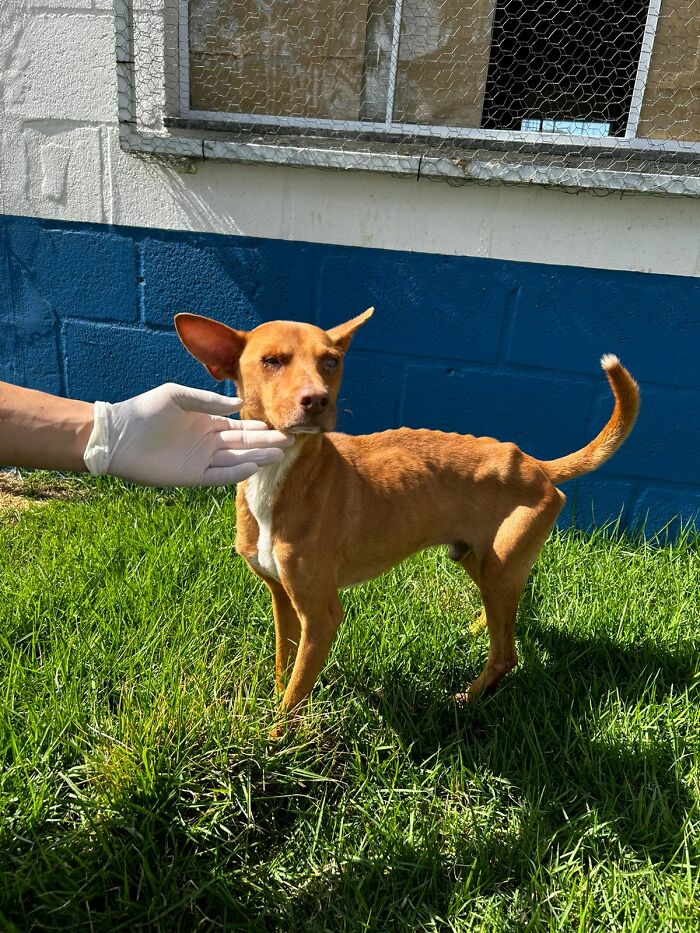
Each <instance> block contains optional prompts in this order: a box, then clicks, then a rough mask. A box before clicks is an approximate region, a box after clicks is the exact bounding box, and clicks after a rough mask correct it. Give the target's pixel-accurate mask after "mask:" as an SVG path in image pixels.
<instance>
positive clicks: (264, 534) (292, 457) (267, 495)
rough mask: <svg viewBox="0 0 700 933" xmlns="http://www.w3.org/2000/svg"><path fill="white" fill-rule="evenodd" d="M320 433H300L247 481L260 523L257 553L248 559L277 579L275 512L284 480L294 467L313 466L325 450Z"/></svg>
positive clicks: (250, 505) (250, 504)
mask: <svg viewBox="0 0 700 933" xmlns="http://www.w3.org/2000/svg"><path fill="white" fill-rule="evenodd" d="M321 437H322V435H320V434H300V435H298V436H297V438H296V439H295V441H294V444H293V445H292V446H291V447H286V448H285V449H284V451H283V456H282V460H280V462H279V463H271V464H270V465H269V466H263V467H260V468H259V469H258V471H257V473H255V474H254V475H253V476H251V477H250V479H247V480H246V481H245V487H244V488H245V500H246V503H247V505H248V508H249V509H250V513H251V515H252V516H253V518H254V519H255V521H256V523H257V525H258V542H257V554H256V555H255V556H253V555H248V559H249V560H250V561H251V562H252V563H253V564H254V566H255V567H256V568H257V569H258V570H259V571H260V572H262V573H264V574H266V575H267V576H269V577H273V578H274V579H275V580H279V578H280V570H279V565H278V563H277V560H276V558H275V554H274V548H273V522H272V518H273V512H274V509H275V505H276V503H277V501H278V499H279V496H280V495H281V494H282V489H283V487H284V482H285V480H286V478H287V476H288V474H289V472H290V470H294V469H298V468H300V467H301V469H304V465H306V466H307V468H308V467H309V466H311V465H312V464H313V463H314V462H315V461H316V460H317V459H318V456H319V453H320V450H321Z"/></svg>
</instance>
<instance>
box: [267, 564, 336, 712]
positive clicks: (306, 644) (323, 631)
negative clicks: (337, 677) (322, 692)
mask: <svg viewBox="0 0 700 933" xmlns="http://www.w3.org/2000/svg"><path fill="white" fill-rule="evenodd" d="M283 583H284V587H285V589H286V591H287V594H288V596H289V598H290V601H291V604H292V606H293V608H294V609H295V610H296V614H297V616H298V618H299V622H300V624H301V635H300V638H299V645H298V647H297V652H296V658H295V660H294V668H293V670H292V675H291V677H290V678H289V683H288V684H287V688H286V690H285V691H284V696H283V697H282V704H281V708H280V712H281V713H282V714H283V715H292V714H297V713H299V712H300V711H301V709H302V707H303V706H304V704H305V702H306V700H307V698H308V696H309V693H310V692H311V689H312V688H313V685H314V684H315V683H316V679H317V677H318V675H319V673H320V671H321V668H322V667H323V664H324V661H325V660H326V658H327V657H328V652H329V651H330V648H331V645H332V643H333V638H334V636H335V633H336V632H337V631H338V626H339V625H340V623H341V621H342V618H343V609H342V606H341V604H340V599H339V598H338V593H337V590H336V589H335V587H333V588H330V587H323V586H322V585H320V581H319V580H318V579H317V580H314V581H313V583H310V584H309V585H308V586H300V585H299V584H298V583H297V582H296V581H292V580H289V579H283Z"/></svg>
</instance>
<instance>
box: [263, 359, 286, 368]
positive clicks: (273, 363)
mask: <svg viewBox="0 0 700 933" xmlns="http://www.w3.org/2000/svg"><path fill="white" fill-rule="evenodd" d="M262 364H263V366H267V368H268V369H281V367H282V366H284V360H283V359H282V357H281V356H264V357H263V358H262Z"/></svg>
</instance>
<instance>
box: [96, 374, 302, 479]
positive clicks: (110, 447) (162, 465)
mask: <svg viewBox="0 0 700 933" xmlns="http://www.w3.org/2000/svg"><path fill="white" fill-rule="evenodd" d="M242 404H243V402H242V401H241V400H240V399H238V398H226V397H225V396H223V395H217V393H216V392H206V391H204V390H203V389H192V388H190V387H188V386H181V385H176V384H175V383H166V384H165V385H162V386H158V388H157V389H151V391H150V392H144V393H143V395H137V396H135V397H134V398H130V399H126V401H124V402H116V403H114V404H111V403H109V402H95V420H94V426H93V430H92V434H91V435H90V439H89V441H88V443H87V447H86V448H85V453H84V454H83V459H84V461H85V465H86V466H87V468H88V470H89V471H90V472H91V473H92V474H93V475H94V476H99V475H101V474H104V473H109V474H110V475H112V476H120V477H121V478H122V479H126V480H130V481H131V482H132V483H141V484H143V485H147V486H220V485H221V486H223V485H227V484H229V483H238V482H240V481H241V480H244V479H247V478H248V477H249V476H252V475H253V474H254V473H255V472H256V470H257V469H258V467H259V466H263V465H265V464H269V463H279V461H280V460H281V459H282V455H283V453H282V448H283V447H288V446H290V445H291V444H293V443H294V438H292V437H287V435H285V434H282V433H281V432H280V431H271V430H270V429H269V428H268V426H267V425H266V424H265V423H264V422H263V421H233V420H231V419H229V418H226V417H223V416H224V415H227V414H230V413H231V412H233V411H238V410H239V409H240V408H241V406H242Z"/></svg>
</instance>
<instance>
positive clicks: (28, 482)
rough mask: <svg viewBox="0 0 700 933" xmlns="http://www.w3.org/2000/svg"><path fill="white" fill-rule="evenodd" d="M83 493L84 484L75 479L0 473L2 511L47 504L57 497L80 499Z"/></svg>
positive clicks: (0, 508)
mask: <svg viewBox="0 0 700 933" xmlns="http://www.w3.org/2000/svg"><path fill="white" fill-rule="evenodd" d="M83 495H84V490H83V488H82V486H81V485H80V484H78V483H76V482H75V481H74V480H70V479H65V480H61V479H59V478H56V479H49V478H44V477H41V478H39V477H36V476H34V475H33V474H29V475H28V476H27V477H23V476H21V475H18V474H17V473H0V512H4V511H8V510H13V511H20V510H22V509H28V508H29V507H30V506H36V505H46V503H47V502H52V501H53V500H55V499H60V500H63V501H70V500H72V499H80V498H82V497H83Z"/></svg>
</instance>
